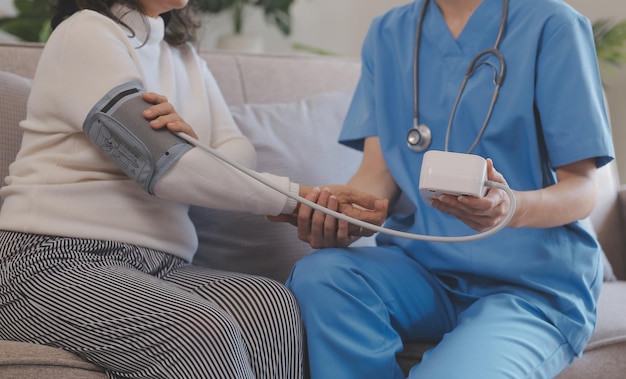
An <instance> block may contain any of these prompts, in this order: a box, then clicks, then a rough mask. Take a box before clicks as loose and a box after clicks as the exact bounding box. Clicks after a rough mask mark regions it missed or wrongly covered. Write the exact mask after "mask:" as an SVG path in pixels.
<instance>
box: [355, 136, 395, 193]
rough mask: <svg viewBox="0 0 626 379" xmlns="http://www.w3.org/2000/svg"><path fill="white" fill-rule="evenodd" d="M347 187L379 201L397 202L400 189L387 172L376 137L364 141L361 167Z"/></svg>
mask: <svg viewBox="0 0 626 379" xmlns="http://www.w3.org/2000/svg"><path fill="white" fill-rule="evenodd" d="M348 185H349V186H352V187H354V188H358V189H360V190H361V191H364V192H368V193H371V194H372V195H375V196H377V197H379V198H381V199H390V201H391V202H393V201H394V200H397V198H398V196H399V194H400V188H399V187H398V185H397V184H396V182H395V180H394V179H393V177H392V176H391V173H390V172H389V168H388V167H387V163H386V162H385V158H384V157H383V151H382V149H381V147H380V140H379V139H378V137H368V138H366V139H365V144H364V147H363V158H362V160H361V165H360V166H359V169H358V170H357V172H356V173H355V174H354V176H353V177H352V178H351V179H350V181H348Z"/></svg>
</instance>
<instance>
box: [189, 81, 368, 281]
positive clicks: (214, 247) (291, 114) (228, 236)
mask: <svg viewBox="0 0 626 379" xmlns="http://www.w3.org/2000/svg"><path fill="white" fill-rule="evenodd" d="M350 99H351V93H349V92H331V93H322V94H319V95H316V96H312V97H309V98H305V99H302V100H300V101H296V102H292V103H280V104H247V105H242V106H233V107H231V112H232V114H233V117H234V119H235V122H236V123H237V125H238V126H239V128H240V129H241V131H242V133H243V134H245V135H246V136H247V137H248V138H249V139H250V141H251V142H252V143H253V145H254V146H255V148H256V150H257V156H258V165H257V171H259V172H270V173H272V174H276V175H282V176H286V177H289V178H290V179H291V180H292V181H294V182H297V183H300V184H304V185H311V186H314V185H325V184H336V183H340V184H341V183H345V182H347V181H348V179H349V178H350V177H351V176H352V174H354V172H356V169H357V168H358V166H359V164H360V162H361V153H360V152H358V151H356V150H353V149H350V148H348V147H345V146H343V145H340V144H339V143H338V142H337V139H338V137H339V131H340V128H341V124H342V121H343V119H344V116H345V114H346V112H347V110H348V105H349V103H350ZM190 216H191V218H192V220H193V221H194V224H195V225H196V228H197V232H198V237H199V248H198V252H197V253H196V256H195V258H194V264H198V265H202V266H208V267H212V268H216V269H223V270H229V271H237V272H244V273H254V274H259V275H263V276H267V277H270V278H273V279H276V280H278V281H281V282H283V281H285V280H286V279H287V277H288V275H289V272H290V270H291V267H292V266H293V264H294V263H295V262H296V261H297V260H298V259H300V258H301V257H303V256H305V255H306V254H308V253H309V252H311V250H312V248H311V247H310V246H309V245H308V244H307V243H305V242H302V241H300V240H299V239H298V237H297V234H296V228H295V227H294V226H292V225H290V224H285V223H274V222H270V221H267V220H266V219H265V217H264V216H255V215H251V214H247V213H240V212H229V211H220V210H213V209H204V208H200V207H192V208H191V210H190ZM357 244H358V245H364V244H366V245H373V244H374V241H373V238H372V237H370V238H362V239H360V240H359V241H357Z"/></svg>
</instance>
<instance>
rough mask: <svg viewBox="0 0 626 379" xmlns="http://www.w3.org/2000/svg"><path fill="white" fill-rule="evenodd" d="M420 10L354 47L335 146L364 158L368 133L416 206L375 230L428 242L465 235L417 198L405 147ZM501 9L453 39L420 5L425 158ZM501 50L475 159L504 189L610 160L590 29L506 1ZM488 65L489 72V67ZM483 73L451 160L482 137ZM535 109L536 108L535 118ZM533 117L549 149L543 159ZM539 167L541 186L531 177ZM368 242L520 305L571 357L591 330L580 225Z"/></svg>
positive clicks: (387, 20)
mask: <svg viewBox="0 0 626 379" xmlns="http://www.w3.org/2000/svg"><path fill="white" fill-rule="evenodd" d="M422 5H423V0H417V1H415V2H414V3H411V4H407V5H405V6H401V7H398V8H394V9H392V10H391V11H389V12H388V13H386V14H385V15H383V16H380V17H378V18H376V19H375V20H374V21H373V23H372V25H371V28H370V30H369V32H368V34H367V36H366V39H365V42H364V45H363V50H362V61H363V62H362V63H363V66H362V75H361V78H360V81H359V84H358V86H357V89H356V92H355V94H354V98H353V101H352V104H351V106H350V109H349V111H348V114H347V116H346V120H345V123H344V127H343V130H342V133H341V135H340V141H341V142H342V143H344V144H346V145H349V146H352V147H354V148H357V149H362V146H363V140H364V138H366V137H369V136H378V137H379V138H380V143H381V147H382V150H383V153H384V156H385V160H386V162H387V165H388V167H389V169H390V171H391V174H392V175H393V177H394V179H395V181H396V183H397V184H398V186H399V187H400V188H401V189H402V191H403V193H404V195H406V196H407V197H408V198H409V199H410V200H411V201H412V202H413V203H414V204H415V206H416V210H415V211H414V212H412V213H410V214H408V215H407V214H405V215H394V216H392V217H391V218H390V219H389V220H388V221H387V224H386V226H388V227H391V228H394V229H398V230H405V231H411V232H414V233H419V234H427V235H448V236H459V235H469V234H474V233H475V231H473V230H472V229H470V228H469V227H467V226H466V225H465V224H463V223H461V222H460V221H458V220H457V219H455V218H453V217H451V216H448V215H445V214H443V213H441V212H439V211H437V210H436V209H434V208H432V207H431V206H429V205H428V204H425V203H424V202H423V201H422V199H421V198H420V196H419V191H418V181H419V172H420V167H421V163H422V158H423V153H415V152H413V151H411V150H410V149H409V148H408V147H407V141H406V135H407V132H408V131H409V129H410V128H411V127H412V125H413V84H412V83H413V54H414V42H415V30H416V27H417V20H418V16H419V12H420V10H421V7H422ZM501 12H502V1H501V0H484V1H483V2H482V4H481V5H480V6H479V7H478V8H477V9H476V11H475V12H474V14H473V15H472V17H471V18H470V20H469V21H468V23H467V24H466V26H465V28H464V30H463V32H462V33H461V34H460V36H459V37H458V38H457V39H456V40H455V39H454V38H453V37H452V35H451V34H450V31H449V29H448V27H447V26H446V24H445V22H444V19H443V16H442V14H441V12H440V10H439V8H438V7H437V5H436V4H435V2H434V1H431V2H430V4H429V6H428V9H427V13H426V17H425V19H424V22H423V30H422V32H421V43H420V51H419V60H420V64H419V69H420V70H419V109H420V112H419V120H420V122H421V123H424V124H426V125H428V126H429V127H430V128H431V130H432V134H433V140H432V145H431V146H430V149H435V150H444V142H445V135H446V127H447V124H448V119H449V117H450V112H451V109H452V105H453V102H454V99H455V97H456V96H457V93H458V90H459V87H460V84H461V82H462V80H463V76H464V74H465V71H466V69H467V67H468V65H469V63H470V61H471V60H472V58H473V57H474V56H476V54H478V53H479V52H480V51H482V50H485V49H488V48H491V47H492V46H493V45H494V42H495V39H496V36H497V34H498V29H499V27H500V19H501ZM500 50H501V52H502V54H503V56H504V59H505V61H506V76H505V79H504V83H503V86H502V88H501V90H500V95H499V98H498V100H497V103H496V105H495V108H494V110H493V115H492V117H491V120H490V122H489V124H488V126H487V128H486V131H485V133H484V135H483V137H482V139H481V140H480V142H479V143H478V146H477V147H476V149H475V150H474V151H473V153H474V154H478V155H481V156H483V157H485V158H492V159H493V161H494V165H495V167H496V169H497V170H498V171H499V172H501V173H502V174H503V175H504V177H505V178H506V180H507V182H508V184H509V186H510V187H511V188H513V189H515V190H520V191H527V190H534V189H539V188H542V187H544V186H546V185H549V184H550V181H551V182H554V181H556V178H555V174H554V170H553V168H555V167H559V166H562V165H565V164H568V163H572V162H576V161H579V160H582V159H587V158H592V157H593V158H595V159H596V162H597V166H598V167H600V166H602V165H604V164H606V163H607V162H609V161H611V159H612V158H613V155H614V152H613V144H612V141H611V133H610V128H609V123H608V120H607V115H606V112H605V108H604V98H603V93H602V87H601V80H600V77H599V72H598V67H597V61H596V55H595V50H594V43H593V34H592V31H591V26H590V23H589V21H588V20H587V19H586V18H584V17H583V16H581V15H580V14H578V13H577V12H576V11H575V10H574V9H572V8H571V7H570V6H568V5H567V4H565V3H563V2H562V1H559V0H510V3H509V14H508V19H507V24H506V31H505V34H504V37H503V39H502V42H501V44H500ZM489 61H490V62H493V63H494V64H496V65H497V60H496V59H494V57H490V58H489ZM493 88H494V85H493V70H492V69H491V68H490V67H489V66H488V65H481V66H480V67H479V68H478V69H477V70H476V72H475V73H474V74H473V76H472V77H471V78H470V80H469V82H468V83H467V86H466V88H465V90H464V92H463V96H462V98H461V100H460V103H459V105H458V109H457V113H456V116H455V120H454V123H453V125H452V131H451V136H450V143H449V150H450V151H455V152H466V151H467V150H468V149H469V148H470V146H471V145H472V143H473V141H474V139H475V138H476V136H477V133H478V131H479V130H480V128H481V125H482V123H483V120H484V118H485V115H486V113H487V109H488V107H489V103H490V101H491V97H492V93H493ZM535 106H536V108H535ZM535 109H536V110H537V111H538V112H537V113H538V115H539V119H540V125H541V130H542V132H541V133H540V134H542V135H543V137H544V139H545V146H546V147H547V151H548V152H549V153H548V157H547V159H546V161H545V162H544V161H542V159H541V154H540V147H539V143H538V128H537V123H536V122H535V114H536V113H535ZM544 167H547V168H548V169H547V172H548V174H549V175H548V178H547V179H546V178H545V177H544V175H542V171H543V170H542V168H544ZM378 243H379V245H386V244H392V245H398V246H401V247H402V248H403V249H404V250H405V251H406V252H407V253H408V254H410V255H411V256H412V257H414V259H416V260H418V261H419V262H421V263H422V264H423V265H424V266H426V267H427V268H429V269H430V270H432V271H433V272H434V273H436V274H437V275H439V276H440V277H441V278H442V283H445V285H446V286H448V288H449V289H450V290H451V291H454V292H456V293H460V294H464V296H469V297H474V298H476V297H480V296H485V295H488V294H490V293H495V292H502V291H506V292H509V293H511V292H513V293H517V294H519V296H522V297H525V298H529V299H532V300H533V302H534V303H535V304H537V306H538V308H539V310H538V311H540V312H543V313H544V314H545V315H546V317H547V318H548V319H549V320H551V321H552V322H553V323H554V324H555V325H557V327H559V329H560V330H561V331H562V333H563V334H564V336H565V337H566V338H567V339H568V341H569V343H570V345H571V346H572V348H573V349H574V351H576V352H577V353H580V352H581V351H582V349H583V348H584V345H585V343H586V341H587V340H588V338H589V337H590V335H591V333H592V330H593V327H594V325H595V307H596V300H597V297H598V294H599V290H600V286H601V281H602V270H601V262H600V254H599V246H598V244H597V241H596V240H595V239H594V238H593V237H592V236H591V235H590V234H589V233H588V232H587V231H586V230H585V229H583V228H582V227H581V226H580V225H579V223H573V224H570V225H566V226H562V227H556V228H548V229H536V228H533V229H531V228H506V229H504V230H503V231H501V232H500V233H498V234H496V235H495V236H492V237H489V238H485V239H481V240H478V241H474V242H468V243H432V242H424V241H413V240H407V239H401V238H398V237H391V236H388V235H379V237H378Z"/></svg>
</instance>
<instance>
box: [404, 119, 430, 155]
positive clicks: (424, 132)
mask: <svg viewBox="0 0 626 379" xmlns="http://www.w3.org/2000/svg"><path fill="white" fill-rule="evenodd" d="M431 141H432V134H431V133H430V128H429V127H428V126H426V125H424V124H415V125H414V126H413V127H412V128H411V129H410V130H409V132H408V133H407V135H406V143H407V145H408V146H409V148H410V149H411V150H413V151H415V152H416V153H421V152H423V151H425V150H426V149H428V147H429V146H430V142H431Z"/></svg>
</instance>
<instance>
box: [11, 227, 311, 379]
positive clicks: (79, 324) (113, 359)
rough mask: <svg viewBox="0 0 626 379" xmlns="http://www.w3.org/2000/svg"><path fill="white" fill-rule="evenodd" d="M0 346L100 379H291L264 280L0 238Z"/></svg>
mask: <svg viewBox="0 0 626 379" xmlns="http://www.w3.org/2000/svg"><path fill="white" fill-rule="evenodd" d="M0 339H5V340H14V341H26V342H33V343H39V344H44V345H49V346H54V347H58V348H62V349H65V350H68V351H70V352H72V353H74V354H77V355H79V356H80V357H82V358H83V359H85V360H87V361H89V362H92V363H94V364H96V365H98V366H101V367H103V368H104V369H105V371H106V372H107V374H108V375H109V377H110V378H168V379H169V378H185V379H190V378H194V379H195V378H228V379H231V378H252V377H256V378H259V379H260V378H271V379H280V378H301V377H302V375H303V373H302V370H303V351H302V348H303V347H302V344H303V343H302V325H301V323H300V314H299V310H298V306H297V304H296V302H295V300H294V298H293V296H292V295H291V293H290V292H289V291H288V290H287V289H286V288H285V287H284V286H283V285H282V284H280V283H278V282H275V281H273V280H271V279H267V278H263V277H256V276H250V275H243V274H238V273H227V272H223V271H216V270H210V269H206V268H200V267H195V266H190V265H189V264H187V263H185V262H184V261H182V260H181V259H179V258H175V257H173V256H171V255H169V254H165V253H162V252H159V251H155V250H150V249H146V248H141V247H137V246H133V245H128V244H123V243H118V242H108V241H94V240H85V239H76V238H61V237H49V236H39V235H31V234H22V233H14V232H2V231H0Z"/></svg>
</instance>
